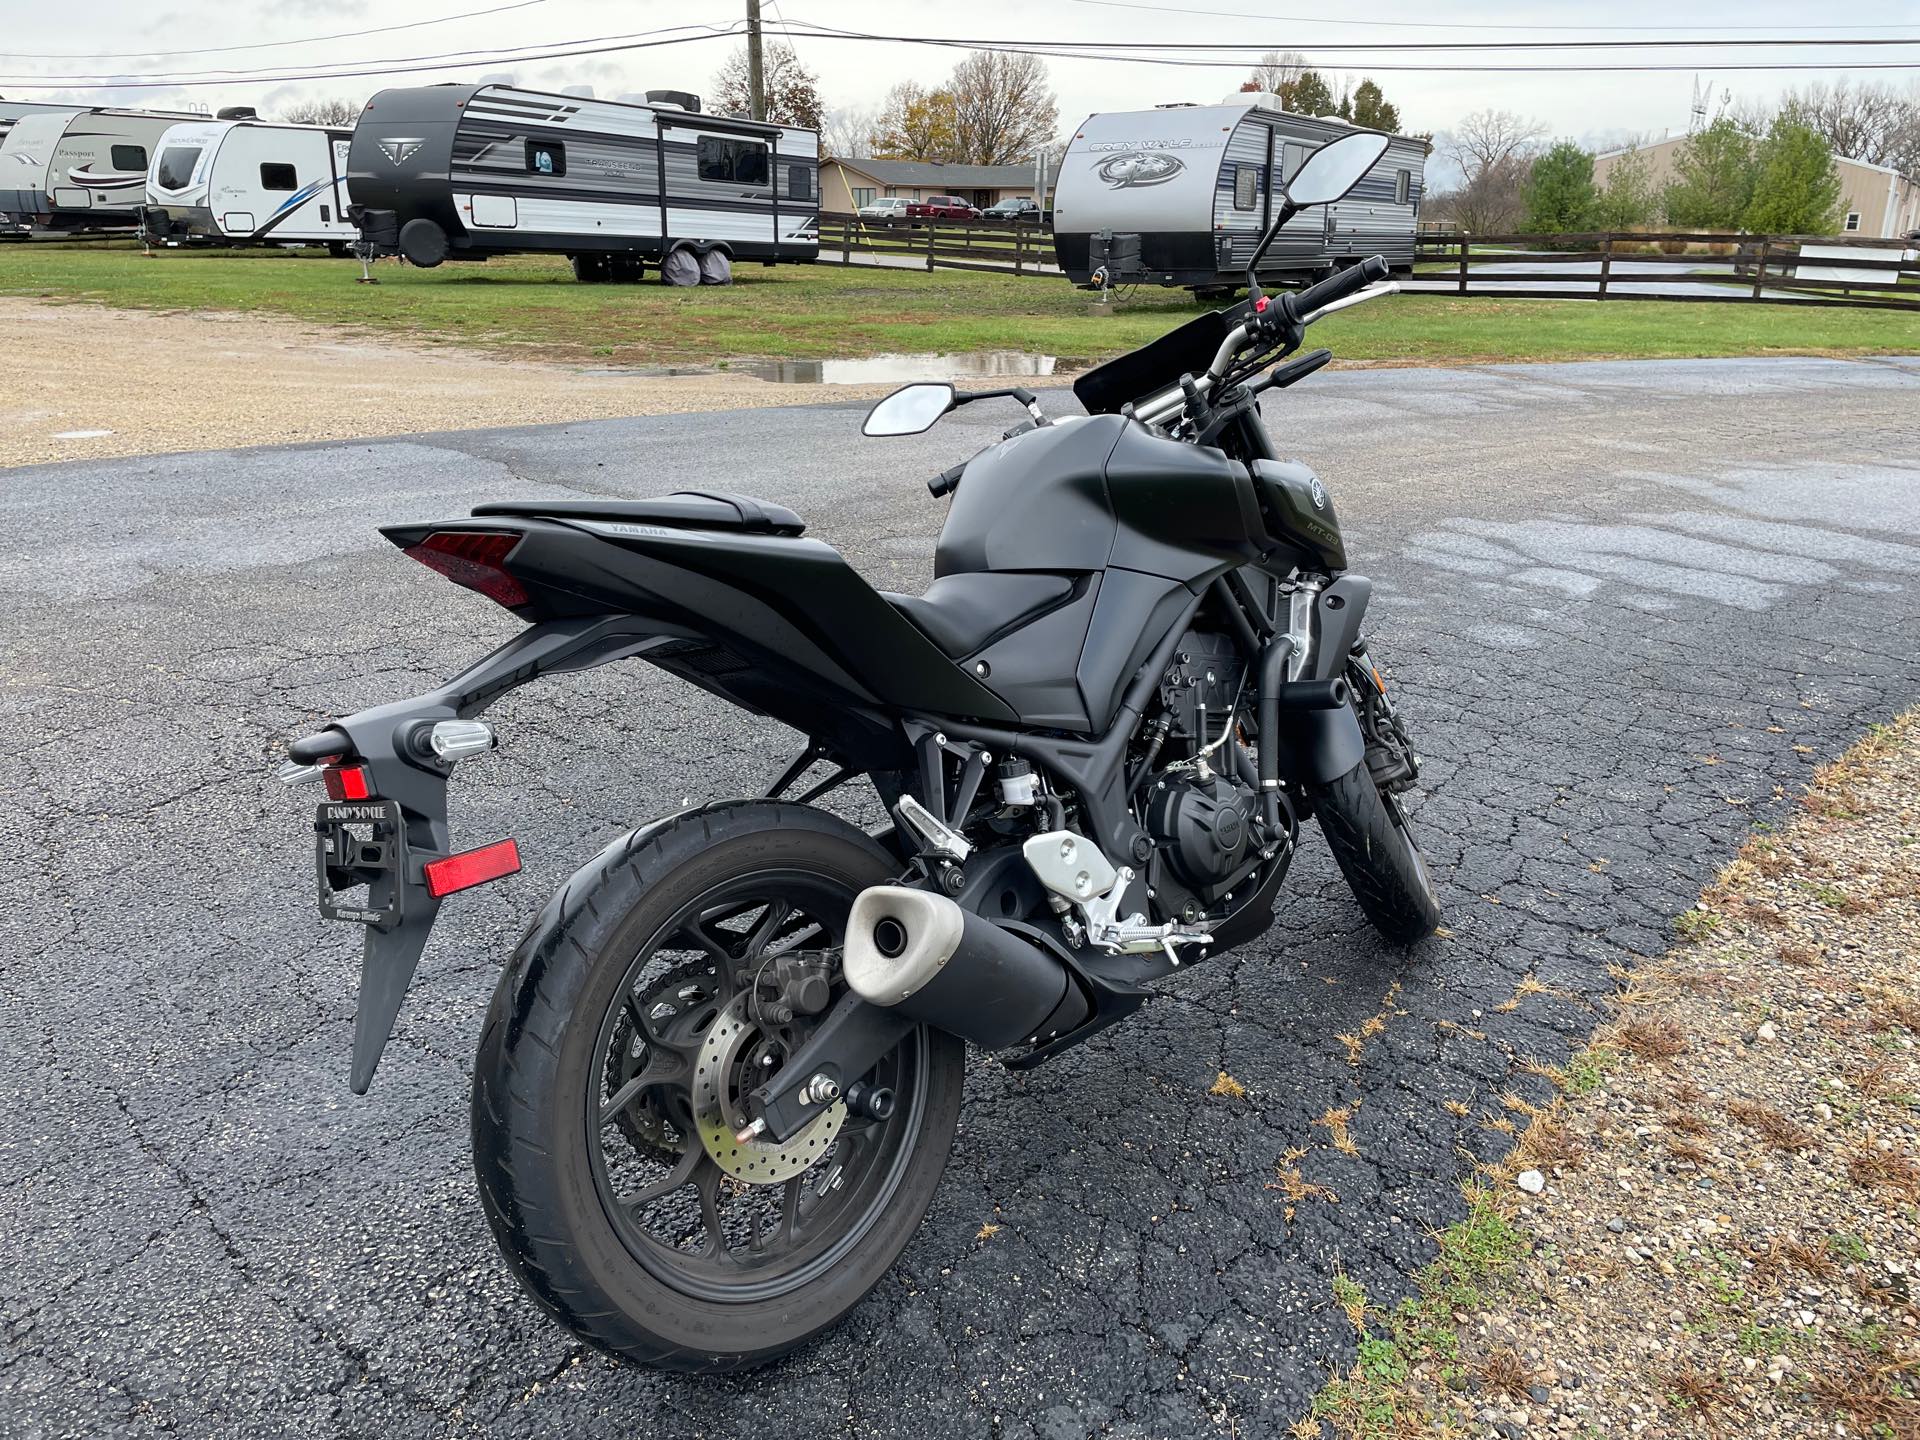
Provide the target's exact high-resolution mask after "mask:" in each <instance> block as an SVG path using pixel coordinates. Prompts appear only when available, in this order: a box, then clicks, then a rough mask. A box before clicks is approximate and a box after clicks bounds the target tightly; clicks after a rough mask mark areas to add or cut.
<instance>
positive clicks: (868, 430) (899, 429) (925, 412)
mask: <svg viewBox="0 0 1920 1440" xmlns="http://www.w3.org/2000/svg"><path fill="white" fill-rule="evenodd" d="M951 409H953V386H951V385H948V384H945V383H940V384H934V383H932V382H928V383H925V384H920V385H909V386H907V387H906V388H905V389H903V390H896V391H894V392H893V394H891V395H889V396H887V398H886V399H884V400H882V401H881V402H880V403H879V404H878V405H876V406H874V407H873V409H871V410H869V411H868V412H867V419H866V423H865V424H864V425H862V426H861V427H860V433H861V434H862V435H918V434H919V433H920V432H921V431H922V430H925V429H927V428H928V427H929V426H930V425H932V424H933V422H934V421H936V420H938V419H939V418H940V417H941V416H942V415H944V414H946V413H947V412H948V411H949V410H951Z"/></svg>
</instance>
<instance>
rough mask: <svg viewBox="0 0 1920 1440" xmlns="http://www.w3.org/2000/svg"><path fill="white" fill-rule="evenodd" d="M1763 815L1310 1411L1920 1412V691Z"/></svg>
mask: <svg viewBox="0 0 1920 1440" xmlns="http://www.w3.org/2000/svg"><path fill="white" fill-rule="evenodd" d="M1802 810H1803V813H1802V814H1801V815H1800V816H1799V817H1798V818H1797V819H1795V820H1794V821H1793V822H1792V823H1790V824H1789V825H1788V826H1787V827H1786V828H1785V829H1784V830H1782V831H1779V832H1777V833H1776V832H1773V831H1770V830H1767V829H1765V828H1764V827H1756V831H1757V833H1756V834H1755V835H1754V836H1753V838H1752V839H1751V840H1750V841H1749V842H1748V843H1747V844H1746V845H1745V847H1744V848H1743V849H1742V850H1741V852H1740V854H1739V857H1738V858H1737V859H1736V860H1735V861H1734V863H1733V864H1732V865H1730V866H1729V867H1728V868H1727V869H1726V870H1725V871H1724V872H1723V873H1722V875H1721V876H1720V878H1719V879H1718V880H1717V881H1716V883H1715V884H1714V885H1713V886H1712V887H1711V888H1710V889H1709V890H1708V891H1707V892H1706V894H1705V895H1704V896H1703V897H1702V899H1701V901H1700V903H1699V905H1698V906H1697V907H1696V908H1694V909H1692V910H1689V911H1688V912H1686V913H1685V914H1684V915H1682V916H1681V917H1680V919H1679V921H1678V927H1679V929H1680V931H1681V933H1682V935H1683V936H1685V937H1687V938H1688V941H1689V943H1687V944H1685V945H1684V946H1682V947H1681V948H1679V949H1676V950H1675V951H1673V952H1672V953H1670V954H1669V955H1667V956H1666V957H1664V958H1663V959H1661V960H1658V961H1654V962H1651V963H1648V964H1646V965H1644V966H1641V967H1639V968H1637V969H1635V970H1634V971H1632V972H1631V973H1628V974H1625V975H1623V976H1622V979H1623V981H1624V982H1625V988H1624V991H1623V993H1622V995H1621V997H1620V999H1619V1001H1618V1002H1617V1008H1618V1018H1617V1019H1616V1020H1615V1021H1613V1022H1612V1023H1611V1024H1609V1025H1608V1026H1606V1027H1605V1028H1603V1029H1602V1030H1601V1031H1600V1032H1599V1033H1598V1034H1597V1035H1596V1036H1595V1037H1594V1041H1593V1043H1592V1045H1591V1046H1590V1047H1589V1048H1588V1049H1586V1050H1585V1051H1584V1052H1582V1053H1581V1054H1579V1055H1577V1056H1576V1057H1575V1058H1574V1059H1573V1061H1572V1062H1570V1064H1569V1065H1568V1066H1567V1068H1566V1069H1565V1070H1563V1071H1555V1072H1553V1073H1552V1075H1551V1078H1552V1079H1553V1081H1554V1083H1555V1086H1556V1087H1557V1089H1558V1091H1559V1092H1560V1093H1559V1096H1558V1098H1556V1099H1554V1100H1553V1101H1552V1102H1551V1103H1550V1104H1548V1105H1547V1106H1545V1107H1536V1106H1533V1105H1530V1104H1529V1103H1527V1102H1526V1101H1525V1100H1523V1099H1521V1098H1519V1097H1518V1096H1514V1095H1509V1096H1507V1097H1505V1101H1504V1110H1505V1111H1506V1113H1505V1114H1503V1115H1496V1116H1493V1117H1488V1118H1486V1119H1485V1120H1484V1121H1483V1123H1485V1124H1487V1125H1489V1126H1490V1127H1491V1128H1494V1129H1503V1130H1513V1129H1516V1128H1517V1126H1516V1125H1515V1121H1516V1120H1519V1121H1521V1122H1522V1123H1524V1124H1525V1125H1526V1128H1525V1130H1524V1133H1522V1134H1521V1136H1520V1140H1519V1144H1518V1146H1517V1147H1516V1148H1515V1150H1514V1152H1513V1154H1512V1155H1511V1156H1509V1157H1507V1158H1506V1159H1505V1160H1504V1161H1501V1162H1497V1163H1494V1164H1490V1165H1485V1166H1482V1167H1480V1168H1479V1171H1478V1173H1477V1178H1476V1181H1475V1186H1474V1189H1473V1190H1472V1191H1471V1193H1470V1199H1471V1201H1472V1206H1473V1214H1472V1216H1471V1218H1470V1219H1469V1220H1468V1221H1466V1222H1464V1223H1463V1224H1462V1225H1459V1226H1455V1227H1453V1229H1452V1230H1450V1231H1448V1232H1446V1233H1444V1234H1442V1236H1441V1237H1440V1241H1441V1260H1440V1261H1439V1263H1438V1264H1436V1266H1434V1267H1433V1268H1432V1269H1431V1270H1430V1271H1429V1272H1427V1274H1426V1276H1424V1277H1423V1280H1422V1285H1421V1292H1422V1293H1421V1296H1420V1298H1419V1299H1417V1300H1414V1301H1410V1302H1407V1303H1405V1304H1403V1305H1401V1306H1400V1307H1398V1308H1397V1309H1396V1310H1394V1311H1392V1312H1390V1313H1383V1314H1374V1313H1372V1312H1370V1311H1369V1310H1368V1308H1367V1306H1366V1304H1365V1297H1364V1296H1363V1295H1358V1296H1357V1295H1356V1293H1355V1287H1352V1286H1351V1283H1350V1282H1348V1283H1347V1286H1346V1288H1345V1289H1343V1287H1342V1283H1341V1282H1339V1281H1336V1284H1335V1288H1334V1296H1333V1299H1334V1302H1335V1304H1336V1305H1338V1307H1339V1308H1340V1309H1342V1310H1344V1311H1345V1312H1346V1313H1347V1315H1348V1317H1349V1319H1351V1320H1352V1321H1353V1322H1354V1323H1355V1325H1356V1327H1357V1328H1358V1329H1359V1330H1360V1331H1361V1334H1362V1336H1363V1338H1362V1340H1361V1342H1360V1362H1359V1365H1358V1366H1357V1367H1356V1368H1355V1369H1354V1370H1353V1371H1352V1372H1351V1373H1350V1374H1349V1376H1348V1377H1346V1378H1345V1379H1343V1380H1341V1381H1338V1382H1336V1383H1335V1384H1334V1385H1333V1386H1331V1387H1329V1389H1328V1390H1327V1391H1326V1392H1325V1393H1324V1394H1323V1395H1322V1396H1321V1397H1320V1402H1319V1404H1318V1406H1317V1408H1316V1412H1315V1415H1316V1418H1312V1419H1307V1420H1303V1421H1301V1422H1300V1423H1299V1424H1298V1425H1296V1426H1295V1427H1294V1433H1295V1435H1296V1436H1302V1437H1313V1436H1320V1435H1323V1434H1325V1433H1327V1431H1329V1430H1331V1431H1332V1432H1333V1433H1336V1434H1339V1435H1344V1436H1388V1435H1391V1436H1403V1435H1405V1436H1420V1435H1499V1436H1505V1437H1507V1440H1514V1437H1517V1436H1520V1435H1523V1434H1551V1435H1570V1436H1580V1437H1589V1436H1607V1437H1613V1436H1637V1437H1645V1440H1663V1437H1668V1436H1677V1435H1694V1434H1710V1435H1718V1434H1736V1433H1737V1434H1740V1435H1743V1436H1801V1435H1809V1436H1810V1435H1836V1436H1839V1435H1847V1436H1852V1435H1859V1436H1885V1437H1891V1440H1911V1437H1915V1436H1920V1048H1917V1046H1920V1040H1916V1035H1917V1034H1920V978H1917V977H1916V973H1915V970H1916V958H1917V957H1920V712H1915V714H1914V715H1910V716H1908V717H1907V718H1906V719H1905V720H1903V721H1902V722H1900V723H1899V724H1897V725H1894V726H1891V727H1882V728H1876V730H1875V731H1874V732H1873V734H1872V735H1871V736H1870V737H1869V738H1868V739H1867V740H1865V741H1864V742H1862V743H1861V744H1860V745H1859V746H1857V747H1856V748H1855V749H1854V750H1853V751H1851V752H1849V754H1848V755H1847V756H1846V757H1844V758H1843V759H1842V760H1840V761H1839V762H1837V763H1835V764H1833V765H1831V766H1828V767H1826V768H1825V769H1824V770H1823V771H1821V772H1820V773H1819V775H1818V777H1817V778H1816V780H1815V783H1814V784H1813V785H1812V786H1811V787H1810V788H1809V789H1808V791H1807V793H1806V795H1805V796H1804V798H1803V802H1802Z"/></svg>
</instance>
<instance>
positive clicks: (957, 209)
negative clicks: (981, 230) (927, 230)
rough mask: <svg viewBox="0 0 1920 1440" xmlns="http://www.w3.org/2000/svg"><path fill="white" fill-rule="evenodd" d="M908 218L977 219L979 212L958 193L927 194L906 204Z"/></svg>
mask: <svg viewBox="0 0 1920 1440" xmlns="http://www.w3.org/2000/svg"><path fill="white" fill-rule="evenodd" d="M907 218H908V219H910V220H978V219H979V218H980V212H979V211H978V210H976V209H974V208H973V206H971V205H969V204H968V203H967V202H966V201H964V200H962V199H961V198H960V197H959V196H958V195H929V196H928V197H927V198H926V199H924V200H916V201H914V203H913V204H911V205H909V206H907Z"/></svg>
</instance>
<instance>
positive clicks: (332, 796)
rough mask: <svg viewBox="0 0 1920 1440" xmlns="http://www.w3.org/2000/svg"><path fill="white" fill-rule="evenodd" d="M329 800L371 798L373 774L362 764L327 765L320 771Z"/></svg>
mask: <svg viewBox="0 0 1920 1440" xmlns="http://www.w3.org/2000/svg"><path fill="white" fill-rule="evenodd" d="M320 778H321V779H322V780H323V781H325V782H326V786H327V798H328V799H329V800H371V799H372V798H373V776H372V775H370V774H368V773H367V767H366V766H364V765H329V766H327V768H326V769H324V770H322V771H321V772H320Z"/></svg>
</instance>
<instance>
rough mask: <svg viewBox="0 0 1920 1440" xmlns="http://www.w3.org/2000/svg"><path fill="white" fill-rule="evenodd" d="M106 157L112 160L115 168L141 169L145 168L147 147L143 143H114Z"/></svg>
mask: <svg viewBox="0 0 1920 1440" xmlns="http://www.w3.org/2000/svg"><path fill="white" fill-rule="evenodd" d="M108 158H109V159H110V160H112V161H113V168H114V169H116V170H141V171H144V170H145V169H146V168H147V147H146V146H144V145H115V146H114V147H113V148H112V149H111V150H110V151H109V152H108Z"/></svg>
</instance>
